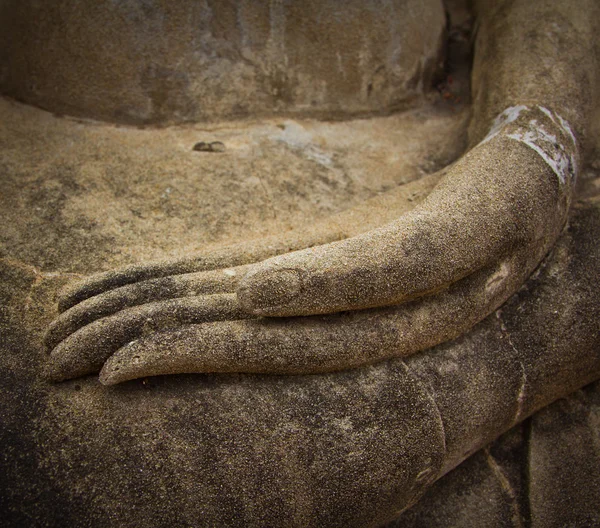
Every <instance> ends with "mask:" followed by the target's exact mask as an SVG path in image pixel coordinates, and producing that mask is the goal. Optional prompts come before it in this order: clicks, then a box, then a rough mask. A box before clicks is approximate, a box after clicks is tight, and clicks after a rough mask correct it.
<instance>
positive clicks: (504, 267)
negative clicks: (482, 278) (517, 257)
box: [485, 262, 511, 295]
mask: <svg viewBox="0 0 600 528" xmlns="http://www.w3.org/2000/svg"><path fill="white" fill-rule="evenodd" d="M510 271H511V270H510V266H509V265H508V264H507V263H506V262H503V263H502V264H501V265H500V268H499V269H498V271H497V272H496V273H494V274H493V275H492V276H491V277H490V278H489V279H488V280H487V282H486V283H485V291H486V293H487V294H491V295H493V294H494V293H495V291H496V290H497V289H498V287H499V286H501V285H502V284H503V283H504V280H505V279H506V278H507V277H508V276H509V275H510Z"/></svg>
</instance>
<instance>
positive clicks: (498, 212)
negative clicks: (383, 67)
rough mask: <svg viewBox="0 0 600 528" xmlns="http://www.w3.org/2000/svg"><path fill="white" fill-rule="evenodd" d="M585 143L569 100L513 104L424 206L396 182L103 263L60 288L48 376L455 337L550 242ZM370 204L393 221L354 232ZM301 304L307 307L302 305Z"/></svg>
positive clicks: (152, 370)
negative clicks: (363, 195) (324, 206)
mask: <svg viewBox="0 0 600 528" xmlns="http://www.w3.org/2000/svg"><path fill="white" fill-rule="evenodd" d="M577 152H578V149H577V145H576V141H575V137H574V135H573V133H572V132H571V129H570V127H569V125H568V123H567V122H566V121H565V120H564V119H562V117H561V116H560V115H559V114H557V113H556V112H554V111H552V110H550V109H547V108H545V107H542V106H531V107H526V106H515V107H511V108H509V109H507V110H506V111H504V112H503V113H502V114H501V115H500V116H499V117H498V118H497V119H496V121H495V122H494V125H493V126H492V130H491V131H490V133H489V134H488V136H487V137H486V138H485V139H484V140H483V141H482V142H481V143H480V144H478V145H477V146H475V147H474V148H473V149H471V150H470V151H469V152H468V153H467V154H466V155H465V156H463V158H461V159H460V160H459V161H458V162H456V163H455V164H454V165H453V166H451V167H449V168H448V169H447V171H445V173H444V174H443V175H441V179H440V180H439V183H438V184H437V186H436V187H435V188H434V189H433V191H432V192H431V193H430V194H429V196H427V198H426V199H425V200H424V201H423V202H422V203H419V204H418V205H417V206H416V207H415V208H414V209H413V210H410V211H408V212H406V211H407V209H409V207H408V206H407V202H406V200H405V199H404V198H405V196H406V195H405V194H404V195H403V194H398V193H396V195H395V196H391V197H384V198H382V199H380V200H379V202H377V203H371V204H366V206H365V208H364V210H363V211H354V212H349V213H346V214H345V215H340V216H339V217H337V218H335V219H334V220H332V221H330V222H328V223H325V224H323V225H321V226H317V227H316V228H315V229H313V230H312V231H308V233H305V234H301V235H297V236H296V235H294V236H291V237H290V236H288V237H281V238H280V239H272V240H270V241H268V242H266V243H265V242H263V243H262V244H260V243H259V244H257V245H254V246H247V247H246V248H245V247H243V246H242V247H241V248H240V249H239V251H237V252H235V250H234V251H232V250H224V251H222V253H221V255H218V254H216V255H209V256H208V257H206V258H204V259H193V260H192V259H190V260H189V261H179V262H176V263H168V264H158V265H156V266H146V267H144V266H140V267H136V268H129V269H127V270H125V271H122V272H112V273H109V274H103V275H100V276H97V277H93V278H90V279H88V280H86V281H84V282H83V283H82V284H80V285H79V286H75V287H74V288H72V289H71V290H70V291H68V292H66V294H65V295H64V296H63V298H62V299H61V301H60V303H59V306H60V307H61V309H63V310H66V311H64V312H63V313H62V314H61V316H60V317H59V318H58V319H57V320H56V321H55V322H54V324H53V325H52V326H51V328H50V329H49V331H48V334H47V337H46V343H47V345H48V347H49V348H53V349H54V350H53V352H52V356H51V367H50V374H51V377H52V378H54V379H65V378H69V377H74V376H78V375H83V374H86V373H90V372H94V371H97V370H99V369H100V368H102V367H103V365H104V367H103V369H102V373H101V380H102V381H103V382H104V383H109V384H110V383H118V382H120V381H124V380H127V379H132V378H136V377H142V376H148V375H155V374H164V373H176V372H233V371H245V372H271V373H311V372H327V371H333V370H338V369H344V368H350V367H357V366H360V365H364V364H368V363H372V362H374V361H378V360H382V359H385V358H389V357H396V356H403V355H406V354H410V353H412V352H415V351H418V350H422V349H424V348H427V347H430V346H433V345H435V344H437V343H440V342H442V341H445V340H448V339H452V338H454V337H456V336H458V335H460V334H461V333H463V332H465V331H466V330H467V329H468V328H470V327H471V326H472V325H474V324H475V323H476V322H478V321H479V320H481V319H483V318H484V317H485V316H486V315H488V314H489V313H490V312H491V311H493V310H494V309H496V308H497V307H498V306H499V305H500V304H502V303H503V302H504V301H505V300H506V299H507V298H508V297H509V296H510V295H511V294H512V293H513V292H514V291H515V290H516V289H517V288H519V286H520V285H521V284H522V283H523V282H524V281H525V279H526V278H527V277H528V276H529V274H530V273H531V272H532V271H533V270H534V269H535V267H536V266H537V265H538V264H539V262H540V261H541V259H542V258H543V257H544V255H545V254H546V253H547V252H548V250H549V248H550V247H551V246H552V245H553V243H554V241H555V240H556V238H557V237H558V235H559V234H560V232H561V230H562V228H563V226H564V224H565V221H566V217H567V212H568V208H569V202H570V197H571V187H572V183H573V179H574V176H575V171H576V165H577V159H576V158H577ZM435 180H436V178H435V177H434V178H430V180H428V181H425V182H424V183H422V184H421V190H423V189H427V187H428V186H430V185H432V184H433V183H434V181H435ZM413 203H414V202H413ZM390 205H391V206H392V207H389V206H390ZM394 206H398V207H394ZM402 212H404V213H405V214H401V213H402ZM369 213H370V215H371V218H369V221H368V222H364V223H363V226H362V227H363V229H368V228H369V227H372V224H373V223H374V222H377V223H379V224H380V225H381V224H384V225H383V227H378V228H375V229H368V230H367V231H366V232H364V233H360V234H355V233H356V231H357V228H356V224H355V225H350V223H351V222H352V221H353V220H354V221H356V220H357V219H361V218H364V217H365V215H366V214H369ZM398 214H400V216H399V218H398V219H396V220H394V221H392V222H389V220H390V215H392V218H393V216H395V215H398ZM386 221H387V222H389V223H386ZM351 235H354V236H351ZM342 237H347V238H343V239H342V240H339V241H336V242H330V243H326V244H324V245H319V246H314V247H310V248H309V249H304V250H300V251H293V252H291V253H285V254H282V255H279V256H275V257H272V258H269V259H268V260H264V261H261V259H262V258H264V257H265V256H269V253H270V254H277V253H282V252H283V251H286V250H287V249H290V248H291V249H295V248H297V247H302V246H303V245H304V247H306V246H313V245H314V243H315V242H327V241H328V240H335V239H338V238H342ZM253 260H255V261H256V260H258V261H259V262H258V263H252V261H253ZM207 268H208V269H207ZM210 268H212V269H210ZM215 268H216V269H215ZM198 269H200V270H202V269H204V271H192V270H198ZM189 271H191V272H189ZM186 272H188V273H186ZM301 315H302V316H309V317H291V316H301ZM262 316H269V318H267V319H265V318H264V317H262ZM271 317H273V318H271ZM105 362H106V363H105Z"/></svg>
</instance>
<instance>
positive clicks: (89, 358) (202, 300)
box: [47, 294, 247, 381]
mask: <svg viewBox="0 0 600 528" xmlns="http://www.w3.org/2000/svg"><path fill="white" fill-rule="evenodd" d="M244 317H247V314H244V313H243V312H241V311H240V309H239V307H238V304H237V301H236V299H235V295H232V294H224V295H210V296H206V297H189V298H183V299H172V300H168V301H162V302H157V303H150V304H144V305H141V306H135V307H133V308H127V309H125V310H123V311H121V312H119V313H117V314H115V315H112V316H110V317H104V318H102V319H98V320H97V321H94V322H93V323H91V324H89V325H87V326H84V327H83V328H81V329H79V330H77V331H76V332H75V333H73V334H71V335H69V336H68V337H67V338H66V339H65V340H64V341H62V342H61V343H60V344H59V345H58V346H57V347H56V348H55V349H54V350H53V351H52V354H51V355H50V364H49V367H48V370H47V376H48V378H49V379H51V380H53V381H61V380H64V379H68V378H73V377H77V376H83V375H85V374H89V373H91V372H97V371H98V370H100V368H101V367H102V365H103V363H104V362H105V361H106V359H107V358H108V357H109V356H110V355H111V354H112V353H113V352H114V351H115V350H117V349H118V348H120V347H122V346H123V345H125V344H126V343H128V342H129V341H131V340H134V339H138V338H139V337H141V336H143V335H146V334H148V333H153V332H157V331H159V330H164V329H168V328H173V327H177V326H181V325H186V324H192V323H201V322H205V321H222V320H225V319H238V318H244Z"/></svg>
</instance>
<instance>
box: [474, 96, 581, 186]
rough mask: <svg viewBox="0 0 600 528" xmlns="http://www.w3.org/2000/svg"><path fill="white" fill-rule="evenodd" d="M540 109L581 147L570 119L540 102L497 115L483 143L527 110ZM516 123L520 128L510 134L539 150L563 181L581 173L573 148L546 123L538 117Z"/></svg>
mask: <svg viewBox="0 0 600 528" xmlns="http://www.w3.org/2000/svg"><path fill="white" fill-rule="evenodd" d="M536 109H537V110H539V111H540V112H541V113H542V114H544V115H545V116H546V117H548V118H549V119H550V121H551V122H552V123H553V124H554V125H556V127H557V129H559V130H560V131H561V132H563V133H564V134H565V135H566V136H568V137H569V138H570V139H571V141H572V143H573V149H576V148H577V140H576V139H575V134H573V130H572V129H571V126H570V125H569V123H568V122H567V121H566V120H565V119H563V118H562V117H561V116H560V115H558V114H557V113H556V112H553V111H552V110H549V109H548V108H546V107H544V106H539V105H536V106H534V107H528V106H525V105H517V106H511V107H509V108H507V109H506V110H504V111H503V112H502V113H501V114H499V115H498V117H496V119H494V122H493V123H492V126H491V128H490V131H489V133H488V135H487V136H486V137H485V138H484V139H483V141H482V142H481V143H480V144H484V143H487V142H488V141H490V140H491V139H492V138H494V137H495V136H497V135H498V134H499V133H500V132H502V131H503V130H505V129H506V127H507V125H509V124H510V123H514V122H515V121H516V120H517V119H518V118H519V117H520V116H521V114H522V113H523V112H526V111H533V110H536ZM538 115H539V114H538ZM515 126H516V127H517V128H516V130H514V131H513V132H511V133H510V134H506V137H508V138H510V139H513V140H515V141H519V142H520V143H523V144H524V145H527V146H528V147H529V148H531V149H532V150H533V151H535V152H536V153H537V154H538V155H539V156H540V157H541V158H542V159H543V160H544V161H545V162H546V164H547V165H548V166H549V167H550V168H551V169H552V171H553V172H554V173H555V174H556V175H557V176H558V179H559V181H560V182H561V183H562V184H565V183H566V182H567V180H568V179H569V178H570V177H571V176H573V177H574V176H575V175H576V174H577V161H576V159H575V155H574V154H573V151H572V150H571V149H567V147H565V145H564V144H563V143H561V141H560V140H559V138H558V137H557V135H556V134H553V133H552V132H550V131H548V130H547V129H546V127H545V126H544V124H543V123H540V122H539V121H538V120H537V119H531V120H529V121H528V122H527V123H523V124H520V123H519V124H516V125H515Z"/></svg>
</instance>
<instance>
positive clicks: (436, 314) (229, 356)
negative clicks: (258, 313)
mask: <svg viewBox="0 0 600 528" xmlns="http://www.w3.org/2000/svg"><path fill="white" fill-rule="evenodd" d="M531 266H532V264H531V262H530V261H529V257H527V256H526V255H524V254H521V255H518V256H515V257H512V258H510V259H508V260H505V261H503V262H501V263H499V264H498V265H496V266H494V267H493V268H492V269H488V270H482V271H480V272H478V273H476V274H474V275H472V276H470V277H467V278H465V279H463V280H462V281H460V282H458V283H455V284H453V285H451V286H450V288H449V289H448V290H446V291H444V292H440V293H438V294H437V295H435V296H432V297H429V298H425V299H421V300H418V301H413V302H411V303H407V304H405V305H402V306H391V307H385V308H375V309H370V310H362V311H355V312H345V313H342V314H334V315H326V316H312V317H301V318H291V319H287V318H281V319H279V318H277V319H249V320H239V321H224V322H214V323H207V324H194V325H189V326H185V327H181V328H176V329H173V330H168V331H164V332H158V333H155V334H150V335H147V336H146V337H143V338H141V339H139V340H137V341H132V342H130V343H129V344H127V345H126V346H124V347H122V348H121V349H119V350H118V351H117V352H116V353H115V354H114V355H113V356H112V357H111V358H110V359H108V361H107V362H106V364H105V365H104V368H103V369H102V371H101V374H100V381H101V382H102V383H104V384H106V385H112V384H116V383H120V382H122V381H126V380H130V379H135V378H139V377H146V376H155V375H160V374H176V373H193V372H202V373H206V372H254V373H271V374H309V373H321V372H330V371H335V370H340V369H347V368H354V367H358V366H361V365H365V364H369V363H373V362H376V361H380V360H384V359H387V358H390V357H399V356H405V355H408V354H411V353H413V352H416V351H419V350H423V349H426V348H429V347H431V346H434V345H436V344H438V343H440V342H443V341H446V340H448V339H452V338H454V337H457V336H459V335H461V334H462V333H463V332H465V331H466V330H467V329H469V328H470V327H471V326H473V325H474V324H475V323H476V322H478V321H479V320H481V319H483V318H484V317H485V316H486V315H488V314H489V313H491V312H492V311H493V310H494V309H496V308H497V307H498V306H499V305H500V304H502V303H503V302H504V300H505V299H506V298H507V297H508V296H510V294H511V292H512V291H513V289H514V287H515V284H519V283H520V282H521V281H522V280H523V277H524V276H527V274H528V273H530V272H531Z"/></svg>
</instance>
